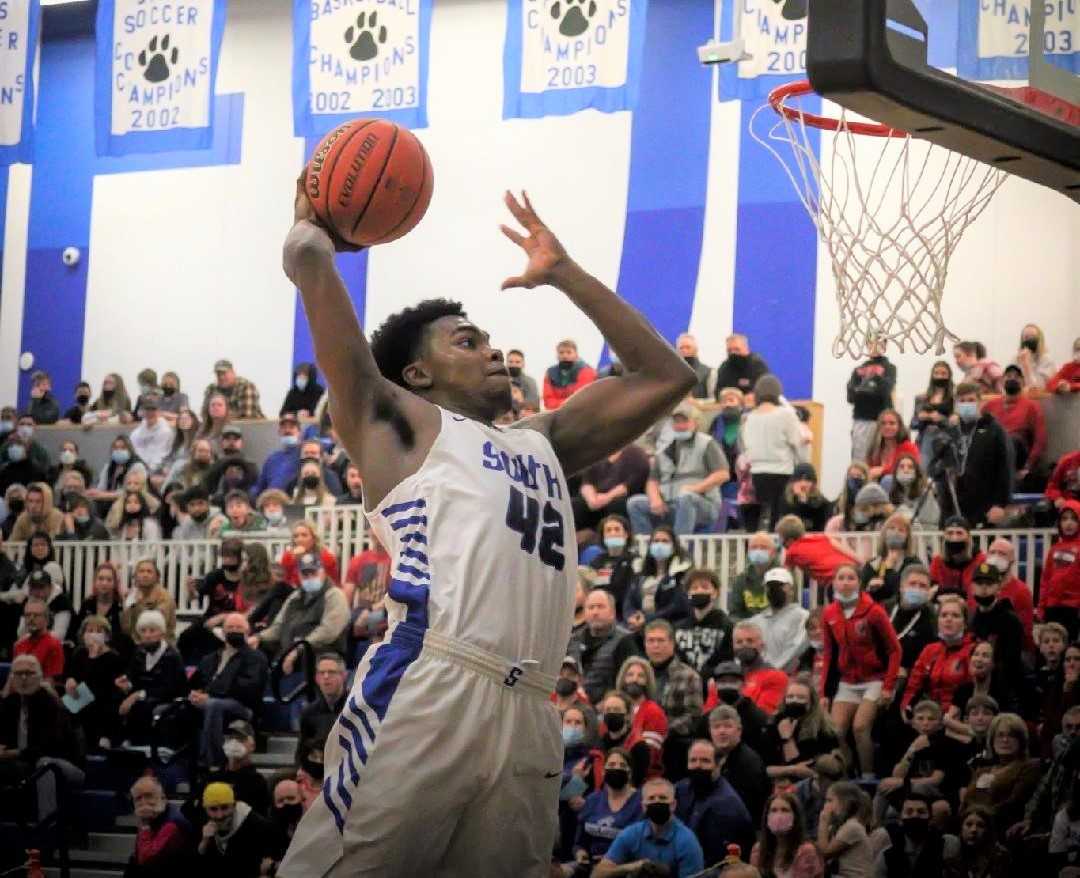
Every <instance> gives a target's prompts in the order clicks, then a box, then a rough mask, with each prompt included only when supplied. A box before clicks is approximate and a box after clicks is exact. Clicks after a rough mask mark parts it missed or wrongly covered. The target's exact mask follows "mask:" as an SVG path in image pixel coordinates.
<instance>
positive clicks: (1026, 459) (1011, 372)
mask: <svg viewBox="0 0 1080 878" xmlns="http://www.w3.org/2000/svg"><path fill="white" fill-rule="evenodd" d="M983 412H985V413H986V414H989V415H993V416H994V418H995V419H996V420H997V422H998V423H999V424H1001V426H1002V427H1003V428H1004V430H1005V434H1006V435H1007V436H1008V437H1009V441H1010V442H1011V443H1012V450H1013V458H1014V461H1015V464H1016V483H1017V486H1018V489H1022V488H1028V489H1031V490H1032V491H1034V492H1040V491H1041V490H1042V489H1043V487H1045V475H1046V474H1045V472H1043V479H1042V483H1041V484H1040V483H1039V482H1038V480H1037V476H1038V473H1039V471H1040V469H1042V464H1043V454H1044V453H1045V451H1046V417H1045V416H1044V415H1043V410H1042V406H1041V405H1040V404H1039V403H1038V402H1037V401H1035V400H1034V399H1031V398H1030V397H1028V396H1025V395H1024V373H1023V372H1022V371H1021V369H1020V367H1019V366H1017V365H1015V364H1014V365H1012V366H1006V367H1005V393H1004V395H1002V396H998V397H995V398H994V399H989V400H987V401H986V404H985V405H984V406H983ZM1032 475H1035V476H1036V482H1035V483H1034V484H1032V483H1031V482H1030V481H1029V476H1032Z"/></svg>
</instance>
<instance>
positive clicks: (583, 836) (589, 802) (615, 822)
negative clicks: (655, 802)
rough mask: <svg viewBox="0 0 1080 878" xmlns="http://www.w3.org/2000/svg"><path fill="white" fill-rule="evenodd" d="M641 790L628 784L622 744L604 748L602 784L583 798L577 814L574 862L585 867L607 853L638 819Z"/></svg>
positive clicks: (639, 817) (629, 776)
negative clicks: (626, 829)
mask: <svg viewBox="0 0 1080 878" xmlns="http://www.w3.org/2000/svg"><path fill="white" fill-rule="evenodd" d="M641 810H642V805H641V792H640V790H639V789H638V788H637V787H636V786H634V784H633V783H631V773H630V754H629V753H628V752H627V751H626V750H624V749H622V748H621V747H613V748H611V749H610V750H608V751H607V754H606V756H605V757H604V763H603V778H602V785H601V786H600V787H599V788H598V789H597V790H596V791H595V792H592V793H589V795H588V796H586V797H585V803H584V805H583V807H582V808H581V810H580V811H578V813H577V832H576V834H575V837H574V845H573V854H574V862H575V863H576V864H577V865H579V866H580V867H582V868H588V867H590V866H592V865H594V864H596V863H598V862H599V861H600V860H601V859H603V857H604V854H606V853H607V851H608V848H610V847H611V843H612V842H613V841H614V840H615V838H616V837H617V836H618V834H619V833H620V832H621V831H622V830H623V829H625V828H626V827H627V826H629V825H630V824H632V823H636V822H638V821H639V820H640V819H641Z"/></svg>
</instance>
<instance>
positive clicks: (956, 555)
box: [945, 540, 968, 561]
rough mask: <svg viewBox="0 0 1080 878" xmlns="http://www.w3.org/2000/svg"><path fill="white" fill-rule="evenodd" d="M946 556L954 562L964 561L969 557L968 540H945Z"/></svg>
mask: <svg viewBox="0 0 1080 878" xmlns="http://www.w3.org/2000/svg"><path fill="white" fill-rule="evenodd" d="M945 554H946V555H947V556H948V557H949V558H951V559H952V560H954V561H963V560H965V559H966V558H967V555H968V545H967V541H966V540H945Z"/></svg>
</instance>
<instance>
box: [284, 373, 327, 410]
mask: <svg viewBox="0 0 1080 878" xmlns="http://www.w3.org/2000/svg"><path fill="white" fill-rule="evenodd" d="M300 365H304V366H307V368H308V373H309V374H308V383H307V387H305V388H304V389H303V390H301V389H300V388H299V387H297V386H296V370H295V369H294V370H293V382H292V384H290V385H289V392H288V393H286V394H285V401H284V402H283V403H282V404H281V411H280V412H279V414H282V415H283V414H285V412H292V413H293V414H294V415H295V414H296V413H297V412H302V411H305V412H308V413H309V414H312V415H314V414H315V409H316V408H317V407H318V405H319V400H320V399H322V395H323V392H324V388H323V386H322V385H321V384H320V383H319V373H318V372H317V371H316V369H315V364H314V363H302V364H300Z"/></svg>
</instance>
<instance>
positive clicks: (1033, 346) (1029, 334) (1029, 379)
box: [1016, 323, 1057, 390]
mask: <svg viewBox="0 0 1080 878" xmlns="http://www.w3.org/2000/svg"><path fill="white" fill-rule="evenodd" d="M1016 365H1017V366H1019V367H1020V371H1021V372H1022V373H1023V374H1024V387H1025V388H1026V389H1028V390H1045V389H1046V383H1047V382H1048V381H1049V380H1050V379H1051V378H1053V377H1054V373H1055V372H1057V365H1056V364H1055V363H1054V361H1053V360H1052V359H1051V358H1050V355H1049V354H1047V353H1046V336H1045V335H1043V331H1042V329H1041V328H1040V327H1039V326H1038V325H1036V324H1034V323H1029V324H1028V325H1027V326H1025V327H1024V328H1023V329H1021V330H1020V349H1019V350H1018V351H1017V352H1016Z"/></svg>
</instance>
